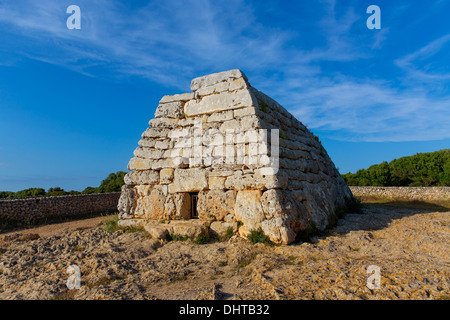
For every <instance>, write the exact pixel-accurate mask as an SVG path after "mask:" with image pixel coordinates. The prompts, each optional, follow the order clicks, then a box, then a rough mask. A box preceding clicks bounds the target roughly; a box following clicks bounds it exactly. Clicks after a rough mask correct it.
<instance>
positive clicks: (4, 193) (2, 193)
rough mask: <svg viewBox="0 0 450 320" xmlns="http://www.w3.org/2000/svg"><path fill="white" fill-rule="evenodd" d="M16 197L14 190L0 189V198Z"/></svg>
mask: <svg viewBox="0 0 450 320" xmlns="http://www.w3.org/2000/svg"><path fill="white" fill-rule="evenodd" d="M11 198H14V192H12V191H0V199H11Z"/></svg>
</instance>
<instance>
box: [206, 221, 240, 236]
mask: <svg viewBox="0 0 450 320" xmlns="http://www.w3.org/2000/svg"><path fill="white" fill-rule="evenodd" d="M209 228H210V229H211V233H212V234H213V235H216V236H217V235H218V236H220V237H224V236H225V235H226V234H227V231H228V228H231V229H232V230H233V233H236V232H237V224H236V223H235V222H231V223H230V222H224V221H214V222H211V225H210V227H209Z"/></svg>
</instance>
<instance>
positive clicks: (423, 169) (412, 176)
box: [342, 149, 450, 186]
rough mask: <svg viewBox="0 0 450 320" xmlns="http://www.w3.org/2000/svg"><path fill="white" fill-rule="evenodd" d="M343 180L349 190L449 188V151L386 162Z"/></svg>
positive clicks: (351, 174) (345, 175)
mask: <svg viewBox="0 0 450 320" xmlns="http://www.w3.org/2000/svg"><path fill="white" fill-rule="evenodd" d="M342 177H343V178H344V180H345V181H346V183H347V184H348V185H351V186H450V149H444V150H440V151H435V152H429V153H418V154H416V155H413V156H409V157H402V158H399V159H394V160H392V161H391V162H389V163H387V162H386V161H385V162H382V163H380V164H376V165H373V166H370V167H369V168H367V169H361V170H358V171H357V172H356V173H350V172H349V173H346V174H343V175H342Z"/></svg>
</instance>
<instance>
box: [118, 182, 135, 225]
mask: <svg viewBox="0 0 450 320" xmlns="http://www.w3.org/2000/svg"><path fill="white" fill-rule="evenodd" d="M135 209H136V193H135V191H134V189H133V188H130V187H129V186H127V185H123V186H122V190H121V194H120V198H119V203H118V205H117V210H119V218H121V219H126V218H128V217H132V216H133V214H134V210H135Z"/></svg>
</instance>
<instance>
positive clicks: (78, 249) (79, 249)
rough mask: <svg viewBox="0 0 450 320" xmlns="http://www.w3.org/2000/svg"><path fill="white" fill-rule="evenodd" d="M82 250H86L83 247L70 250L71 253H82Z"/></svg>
mask: <svg viewBox="0 0 450 320" xmlns="http://www.w3.org/2000/svg"><path fill="white" fill-rule="evenodd" d="M84 249H86V248H85V247H83V246H76V247H75V248H73V249H72V251H73V252H82V251H84Z"/></svg>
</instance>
